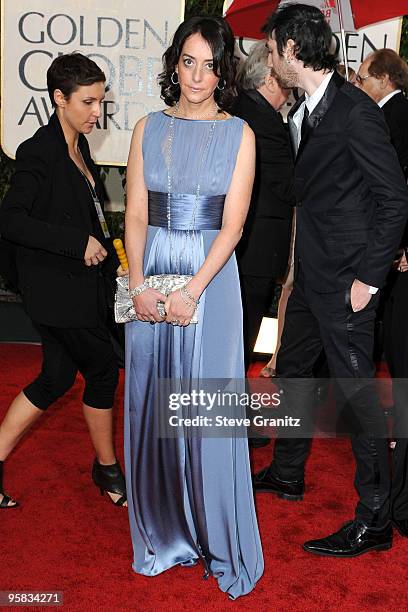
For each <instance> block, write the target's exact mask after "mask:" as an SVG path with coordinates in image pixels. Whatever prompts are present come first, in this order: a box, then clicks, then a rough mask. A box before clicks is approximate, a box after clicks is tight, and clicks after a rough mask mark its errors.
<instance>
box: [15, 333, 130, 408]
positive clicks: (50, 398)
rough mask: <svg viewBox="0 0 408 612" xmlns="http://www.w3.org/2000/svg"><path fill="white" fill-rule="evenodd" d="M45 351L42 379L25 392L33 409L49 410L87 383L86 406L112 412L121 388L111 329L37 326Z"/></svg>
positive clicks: (37, 379)
mask: <svg viewBox="0 0 408 612" xmlns="http://www.w3.org/2000/svg"><path fill="white" fill-rule="evenodd" d="M34 327H35V328H36V330H37V331H38V333H39V335H40V337H41V341H42V350H43V363H42V368H41V373H40V374H39V376H38V377H37V378H36V379H35V380H34V381H33V382H32V383H31V384H29V385H28V386H27V387H26V388H25V389H24V390H23V392H24V394H25V396H26V397H27V398H28V399H29V400H30V402H31V403H32V404H34V406H36V407H37V408H39V409H41V410H46V409H47V408H48V407H49V406H50V405H51V404H52V403H53V402H55V401H56V400H57V399H58V398H59V397H61V396H62V395H64V394H65V393H66V392H67V391H68V390H69V389H70V388H71V387H72V385H73V384H74V382H75V378H76V375H77V373H78V372H80V373H81V374H82V376H83V378H84V380H85V389H84V394H83V402H84V404H86V405H87V406H91V407H92V408H102V409H107V408H112V406H113V401H114V395H115V391H116V387H117V384H118V364H117V358H116V355H115V353H114V350H113V346H112V342H111V338H110V335H109V331H108V328H107V327H106V325H104V324H103V323H102V322H101V323H100V324H99V327H95V328H83V329H75V328H70V329H66V328H59V327H49V326H46V325H39V324H35V323H34Z"/></svg>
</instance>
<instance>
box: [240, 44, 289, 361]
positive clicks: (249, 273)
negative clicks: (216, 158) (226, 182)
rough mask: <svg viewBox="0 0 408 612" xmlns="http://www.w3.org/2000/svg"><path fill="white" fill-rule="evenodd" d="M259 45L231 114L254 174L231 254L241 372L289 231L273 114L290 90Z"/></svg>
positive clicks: (285, 178)
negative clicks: (249, 146)
mask: <svg viewBox="0 0 408 612" xmlns="http://www.w3.org/2000/svg"><path fill="white" fill-rule="evenodd" d="M268 55H269V54H268V50H267V49H266V47H265V43H264V42H263V41H262V42H258V43H256V44H254V45H253V46H252V48H251V50H250V52H249V55H248V57H247V59H246V60H245V62H243V63H242V65H241V66H240V70H239V74H238V83H239V86H240V88H241V91H240V94H239V96H238V98H237V100H236V103H235V106H234V110H233V114H234V115H237V116H238V117H241V118H242V119H245V121H246V122H247V123H248V125H249V126H250V127H251V128H252V129H253V131H254V133H255V139H256V173H255V181H254V187H253V190H252V198H251V206H250V208H249V213H248V217H247V220H246V223H245V226H244V232H243V236H242V239H241V240H240V242H239V244H238V246H237V249H236V254H237V259H238V265H239V270H240V280H241V290H242V301H243V310H244V349H245V365H246V369H247V368H248V366H249V365H250V361H251V357H252V351H253V349H254V345H255V342H256V338H257V335H258V332H259V327H260V324H261V322H262V317H263V315H264V314H265V313H266V312H267V310H268V308H269V306H270V305H271V303H272V299H273V294H274V289H275V284H276V282H279V281H280V280H281V279H283V278H284V276H285V274H286V271H287V267H288V258H289V244H290V235H291V229H292V213H293V206H294V194H293V161H292V155H291V151H290V144H289V138H288V135H287V132H286V130H285V126H284V123H283V119H282V116H281V114H280V113H279V112H278V111H279V109H280V108H282V106H283V105H284V103H285V102H286V100H287V99H288V97H289V93H290V89H285V88H283V87H281V85H280V83H279V80H278V79H277V77H276V75H275V74H274V71H273V69H272V68H270V67H268V66H267V62H268Z"/></svg>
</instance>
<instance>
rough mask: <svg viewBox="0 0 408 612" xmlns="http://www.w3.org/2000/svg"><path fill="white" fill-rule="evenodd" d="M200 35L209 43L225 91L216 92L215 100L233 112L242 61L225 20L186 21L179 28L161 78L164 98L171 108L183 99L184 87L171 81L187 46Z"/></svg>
mask: <svg viewBox="0 0 408 612" xmlns="http://www.w3.org/2000/svg"><path fill="white" fill-rule="evenodd" d="M196 33H199V34H201V36H202V37H203V38H204V40H205V41H206V42H207V43H208V45H209V47H210V49H211V51H212V54H213V62H214V68H213V71H214V74H215V75H216V76H217V77H220V81H221V82H222V84H223V85H224V89H222V90H220V89H218V88H216V89H215V92H214V98H215V101H216V102H217V104H218V106H219V107H220V108H222V109H224V110H227V109H229V108H231V105H232V102H233V100H234V98H235V95H236V89H235V85H236V84H235V77H236V72H237V65H238V58H236V57H235V54H234V51H235V39H234V35H233V33H232V30H231V28H230V26H229V25H228V23H227V22H226V21H225V19H223V18H222V17H209V16H201V15H196V16H194V17H191V18H190V19H187V20H186V21H183V23H182V24H180V25H179V27H178V28H177V30H176V32H175V34H174V36H173V40H172V43H171V45H170V47H169V48H168V49H167V50H166V51H165V52H164V54H163V72H161V73H160V74H159V85H160V87H161V97H162V99H163V100H164V101H165V103H166V104H167V105H168V106H174V104H175V103H176V102H177V101H178V99H179V97H180V87H179V85H178V84H176V85H174V84H173V83H172V81H171V75H172V73H173V72H174V69H175V67H176V65H177V63H178V61H179V58H180V55H181V51H182V49H183V45H184V43H185V41H186V40H187V38H188V37H189V36H191V35H192V34H196Z"/></svg>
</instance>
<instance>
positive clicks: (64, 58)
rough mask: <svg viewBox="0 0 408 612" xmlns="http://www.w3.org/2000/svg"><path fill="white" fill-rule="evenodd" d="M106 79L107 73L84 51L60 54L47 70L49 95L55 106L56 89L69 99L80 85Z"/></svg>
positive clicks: (101, 81) (102, 81)
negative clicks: (84, 53)
mask: <svg viewBox="0 0 408 612" xmlns="http://www.w3.org/2000/svg"><path fill="white" fill-rule="evenodd" d="M105 81H106V77H105V74H104V73H103V72H102V70H101V69H100V68H99V66H98V65H97V64H95V62H94V61H93V60H91V59H89V57H86V56H85V55H82V53H67V54H66V55H59V56H58V57H56V58H55V60H54V61H53V62H52V64H51V66H50V67H49V68H48V70H47V88H48V95H49V96H50V100H51V104H52V105H53V107H54V108H55V101H54V91H55V90H56V89H60V90H61V91H62V93H63V94H64V96H65V97H66V99H67V100H68V99H69V97H70V95H71V94H72V93H74V91H77V89H78V88H79V87H81V86H83V85H93V84H94V83H104V82H105Z"/></svg>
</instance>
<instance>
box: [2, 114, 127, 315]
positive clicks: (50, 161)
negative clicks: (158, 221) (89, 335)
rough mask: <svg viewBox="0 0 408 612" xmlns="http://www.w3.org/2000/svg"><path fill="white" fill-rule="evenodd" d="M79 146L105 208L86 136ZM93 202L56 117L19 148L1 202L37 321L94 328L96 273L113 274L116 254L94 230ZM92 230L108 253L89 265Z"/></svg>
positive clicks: (24, 294)
mask: <svg viewBox="0 0 408 612" xmlns="http://www.w3.org/2000/svg"><path fill="white" fill-rule="evenodd" d="M78 144H79V148H80V150H81V153H82V155H83V158H84V160H85V163H86V165H87V166H88V168H89V170H90V171H91V173H92V175H93V177H94V180H95V185H96V191H97V193H98V196H99V199H100V201H101V203H102V205H103V186H102V183H101V180H100V177H99V173H98V170H97V168H96V166H95V164H94V163H93V161H92V159H91V156H90V152H89V146H88V142H87V140H86V138H85V137H84V136H83V135H80V137H79V143H78ZM92 206H93V200H92V196H91V194H90V191H89V187H88V185H87V183H86V181H85V179H84V177H83V176H82V175H81V173H80V172H79V170H78V168H77V167H76V165H75V164H74V162H73V161H72V160H71V158H70V157H69V154H68V146H67V143H66V141H65V137H64V133H63V131H62V128H61V125H60V123H59V120H58V117H57V115H56V114H54V115H52V117H51V119H50V121H49V123H48V125H46V126H44V127H41V128H40V129H39V130H38V131H37V132H36V133H35V134H34V136H33V137H32V138H29V139H28V140H26V141H25V142H23V143H22V144H21V145H20V146H19V147H18V149H17V154H16V172H15V174H14V176H13V178H12V181H11V186H10V189H9V191H8V192H7V194H6V196H5V198H4V200H3V202H2V205H1V207H0V233H1V235H2V238H3V239H6V241H7V242H8V243H9V244H12V245H14V251H15V257H16V265H17V273H18V286H19V289H20V291H21V294H22V298H23V303H24V306H25V309H26V311H27V313H28V315H29V316H30V317H31V318H32V320H33V321H35V322H37V323H41V324H44V325H51V326H55V327H96V326H97V325H98V307H99V306H100V305H99V304H98V286H99V287H100V286H101V285H100V284H99V283H98V276H102V275H103V274H105V275H106V274H109V275H110V274H113V271H114V269H116V266H117V259H116V255H115V253H114V249H113V246H112V243H111V241H110V240H107V241H106V240H104V239H103V234H102V233H101V232H100V233H99V234H98V233H97V232H98V227H97V226H96V224H95V223H94V221H93V218H92V217H93V216H94V210H93V209H92ZM91 234H92V235H94V236H95V237H96V238H97V239H98V240H100V241H101V242H103V243H104V246H105V248H107V250H108V251H109V257H108V258H107V260H105V262H104V263H103V264H100V265H99V266H90V267H87V266H86V265H85V262H84V253H85V250H86V246H87V243H88V239H89V235H91ZM99 299H102V296H100V297H99Z"/></svg>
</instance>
